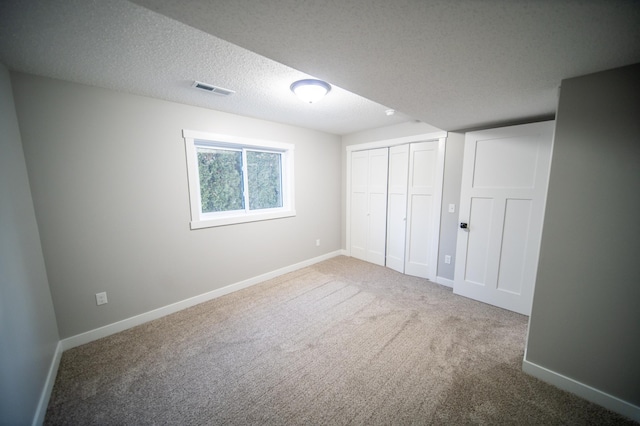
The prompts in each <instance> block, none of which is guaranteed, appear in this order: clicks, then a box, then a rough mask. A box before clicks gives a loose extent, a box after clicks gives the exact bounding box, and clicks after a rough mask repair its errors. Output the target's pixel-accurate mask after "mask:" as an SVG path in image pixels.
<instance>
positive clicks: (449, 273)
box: [438, 132, 464, 281]
mask: <svg viewBox="0 0 640 426" xmlns="http://www.w3.org/2000/svg"><path fill="white" fill-rule="evenodd" d="M463 157H464V133H453V132H449V133H448V134H447V150H446V153H445V157H444V185H443V188H442V216H441V221H440V247H439V252H438V276H439V277H442V278H446V279H448V280H451V281H453V278H454V272H455V270H456V246H457V241H458V231H459V230H460V228H459V227H458V226H459V220H458V218H459V216H460V185H461V183H462V160H463ZM449 204H455V206H456V211H455V212H454V213H449ZM446 255H449V256H451V263H450V264H446V263H444V257H445V256H446Z"/></svg>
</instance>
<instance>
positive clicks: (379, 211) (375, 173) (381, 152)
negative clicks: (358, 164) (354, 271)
mask: <svg viewBox="0 0 640 426" xmlns="http://www.w3.org/2000/svg"><path fill="white" fill-rule="evenodd" d="M388 167H389V149H388V148H380V149H373V150H371V151H369V180H368V183H369V184H368V195H369V210H368V212H367V216H368V218H369V232H368V238H367V255H366V259H365V260H367V261H368V262H371V263H375V264H377V265H382V266H384V264H385V249H386V236H387V172H388Z"/></svg>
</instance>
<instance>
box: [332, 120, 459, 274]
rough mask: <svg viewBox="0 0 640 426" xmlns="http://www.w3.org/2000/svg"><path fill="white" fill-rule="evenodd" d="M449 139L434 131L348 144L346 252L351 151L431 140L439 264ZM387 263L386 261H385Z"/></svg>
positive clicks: (436, 258) (349, 227)
mask: <svg viewBox="0 0 640 426" xmlns="http://www.w3.org/2000/svg"><path fill="white" fill-rule="evenodd" d="M446 140H447V132H444V131H443V132H433V133H423V134H419V135H413V136H405V137H401V138H394V139H383V140H378V141H373V142H366V143H361V144H355V145H347V146H346V175H345V179H346V191H345V195H344V199H345V206H346V209H345V227H346V235H345V237H346V243H345V244H346V249H345V253H346V255H347V256H351V225H350V220H349V218H350V217H351V196H350V194H351V153H352V152H354V151H365V150H369V149H376V148H390V147H392V146H396V145H405V144H410V143H414V142H429V141H438V161H437V171H436V173H437V176H436V179H437V182H436V190H437V193H436V195H435V199H436V202H437V204H438V207H439V208H438V209H437V217H435V221H434V222H436V223H437V224H438V229H437V232H435V233H434V236H435V237H434V241H433V244H434V247H435V248H436V249H435V250H434V252H433V255H432V256H433V262H434V264H435V265H437V262H438V251H439V250H438V249H439V247H440V221H441V215H442V208H441V207H442V188H443V183H444V155H445V145H446ZM385 263H386V262H385ZM435 269H436V272H434V276H433V277H429V280H431V281H434V282H435V281H436V275H437V268H435Z"/></svg>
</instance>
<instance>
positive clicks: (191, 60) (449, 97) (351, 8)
mask: <svg viewBox="0 0 640 426" xmlns="http://www.w3.org/2000/svg"><path fill="white" fill-rule="evenodd" d="M134 3H137V4H139V5H142V6H145V7H147V8H149V9H145V8H142V7H139V6H138V5H136V4H132V3H129V2H127V1H124V0H19V1H15V0H2V1H0V61H1V62H2V63H4V64H5V65H7V66H8V67H9V68H10V69H14V70H19V71H24V72H28V73H33V74H38V75H45V76H49V77H55V78H60V79H64V80H70V81H76V82H80V83H84V84H89V85H94V86H101V87H107V88H112V89H116V90H121V91H126V92H131V93H137V94H141V95H146V96H153V97H157V98H161V99H168V100H173V101H177V102H183V103H188V104H193V105H198V106H204V107H208V108H213V109H217V110H221V111H228V112H233V113H238V114H242V115H247V116H253V117H259V118H264V119H268V120H273V121H278V122H284V123H289V124H295V125H299V126H304V127H308V128H313V129H318V130H322V131H327V132H330V133H336V134H347V133H351V132H354V131H358V130H364V129H368V128H374V127H380V126H385V125H389V124H395V123H398V122H402V121H407V120H410V119H417V120H421V121H423V122H426V123H429V124H431V125H434V126H437V127H439V128H441V129H445V130H460V129H468V128H475V127H481V126H489V125H496V124H504V123H510V122H521V121H528V120H533V119H537V118H543V117H544V118H547V117H549V116H551V115H553V114H554V112H555V108H556V99H557V89H558V86H559V84H560V82H561V80H562V79H564V78H569V77H575V76H579V75H584V74H589V73H592V72H597V71H601V70H605V69H610V68H615V67H619V66H623V65H628V64H632V63H636V62H640V1H637V0H628V1H622V0H537V1H534V0H387V1H379V0H344V1H329V0H326V1H320V0H318V1H301V0H269V1H264V0H233V1H231V0H189V1H185V0H134ZM152 11H156V12H159V13H155V12H152ZM170 18H173V19H170ZM174 19H175V20H174ZM178 21H179V22H178ZM223 40H226V41H223ZM231 43H233V44H231ZM239 46H240V47H239ZM253 52H255V53H253ZM260 55H261V56H260ZM267 58H269V59H267ZM283 64H284V65H283ZM304 73H308V74H309V75H313V76H316V77H319V78H323V79H325V80H327V81H329V82H330V83H332V84H333V85H334V90H333V91H332V92H331V96H329V97H327V98H326V99H324V100H323V101H322V102H320V103H318V104H314V105H305V104H300V101H298V100H297V99H295V98H294V97H293V96H292V95H291V93H290V92H289V90H288V87H289V85H290V84H291V82H293V81H294V80H297V79H299V78H304V77H306V76H307V74H304ZM192 80H202V81H205V82H208V83H211V84H216V85H219V86H222V87H225V88H229V89H233V90H236V91H237V93H236V94H235V95H233V96H231V97H229V98H217V97H215V96H214V95H211V94H206V93H200V92H196V91H195V90H194V89H192V88H191V87H190V84H191V82H192ZM335 86H339V87H342V88H344V89H346V90H348V91H350V92H352V93H350V92H347V91H346V90H342V89H340V88H338V87H335ZM354 93H357V94H358V95H361V96H363V97H364V98H367V99H364V98H362V97H360V96H357V95H354ZM368 99H369V100H368ZM387 108H394V109H396V110H398V111H401V114H399V115H396V116H394V117H386V116H384V115H383V112H384V110H385V109H387Z"/></svg>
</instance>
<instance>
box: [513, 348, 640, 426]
mask: <svg viewBox="0 0 640 426" xmlns="http://www.w3.org/2000/svg"><path fill="white" fill-rule="evenodd" d="M522 370H523V371H524V372H525V373H527V374H530V375H532V376H533V377H536V378H538V379H540V380H542V381H543V382H547V383H550V384H552V385H554V386H556V387H558V388H560V389H562V390H565V391H567V392H571V393H573V394H575V395H578V396H579V397H581V398H584V399H586V400H587V401H591V402H593V403H594V404H598V405H600V406H602V407H604V408H607V409H609V410H611V411H615V412H616V413H619V414H622V415H623V416H625V417H628V418H630V419H633V420H635V421H637V422H640V407H638V406H635V405H633V404H631V403H629V402H626V401H623V400H621V399H620V398H616V397H615V396H613V395H609V394H608V393H605V392H602V391H601V390H598V389H596V388H593V387H591V386H589V385H585V384H584V383H580V382H578V381H576V380H574V379H571V378H569V377H566V376H563V375H562V374H559V373H556V372H555V371H552V370H549V369H547V368H545V367H541V366H539V365H537V364H534V363H532V362H530V361H527V360H526V359H525V360H523V361H522Z"/></svg>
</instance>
